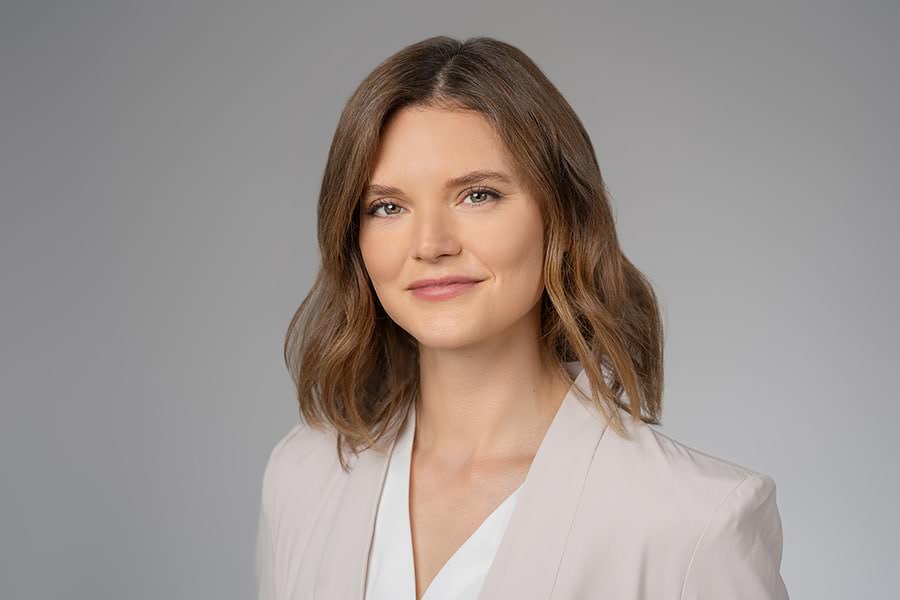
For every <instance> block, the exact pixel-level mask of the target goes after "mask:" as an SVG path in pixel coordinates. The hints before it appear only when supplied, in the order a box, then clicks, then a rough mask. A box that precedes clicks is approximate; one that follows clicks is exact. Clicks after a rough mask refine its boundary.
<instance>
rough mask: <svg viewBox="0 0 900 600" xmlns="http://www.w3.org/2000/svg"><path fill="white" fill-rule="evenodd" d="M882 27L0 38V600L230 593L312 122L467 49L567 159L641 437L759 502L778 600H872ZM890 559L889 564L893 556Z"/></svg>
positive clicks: (453, 18) (41, 32) (339, 21)
mask: <svg viewBox="0 0 900 600" xmlns="http://www.w3.org/2000/svg"><path fill="white" fill-rule="evenodd" d="M898 24H900V10H898V3H896V2H883V3H879V2H853V3H850V2H846V3H834V2H749V3H748V2H745V3H740V4H738V3H734V4H731V3H727V4H723V3H721V2H708V3H701V2H679V3H674V2H656V3H653V4H648V3H643V2H641V3H636V2H621V3H590V5H588V3H559V2H557V3H555V6H553V7H551V6H550V5H549V4H547V5H544V6H540V5H534V6H532V7H525V5H523V3H521V2H487V3H483V4H481V5H480V6H475V5H467V4H461V3H458V2H453V3H434V4H431V5H426V4H422V3H421V2H408V3H392V4H386V3H379V4H378V5H377V6H373V4H372V3H366V4H364V3H358V4H342V3H338V2H330V3H329V5H328V6H327V7H326V6H325V5H324V3H323V4H319V5H313V4H305V3H287V2H278V3H263V2H252V3H251V2H245V3H243V4H236V3H233V2H213V1H207V2H196V1H190V2H188V1H178V2H174V1H172V2H140V3H139V2H132V1H120V2H52V3H51V2H41V1H34V0H31V1H28V2H21V3H19V4H17V5H11V4H5V5H4V6H3V7H2V13H0V141H2V144H0V192H2V214H0V306H2V312H0V339H2V344H0V352H2V355H0V382H2V389H0V393H2V411H3V412H2V418H0V428H2V429H0V469H2V485H3V488H2V500H0V503H2V505H0V507H2V511H0V553H2V554H0V596H2V597H3V598H4V599H5V598H9V599H19V598H41V599H44V598H48V599H49V598H67V599H76V598H77V599H82V598H83V599H92V600H96V599H125V598H128V599H166V600H172V599H180V598H185V599H187V598H223V599H224V598H235V599H237V598H249V597H252V596H253V594H254V587H253V586H254V583H253V572H252V567H253V549H254V539H255V533H256V518H257V510H258V506H259V504H258V503H259V486H260V483H261V477H262V469H263V467H264V464H265V460H266V459H267V458H268V453H269V451H270V450H271V447H272V446H273V445H274V443H275V442H276V441H277V440H278V439H279V438H280V437H281V436H282V435H283V434H284V433H285V432H286V431H287V430H288V429H289V428H290V427H291V426H292V425H293V424H294V423H295V422H296V421H297V419H298V417H297V412H296V409H295V406H294V400H293V396H292V393H293V388H292V384H291V382H290V379H289V377H288V375H287V371H286V369H285V367H284V365H283V363H282V357H281V344H282V342H283V335H284V331H285V328H286V327H287V324H288V321H289V319H290V317H291V315H292V313H293V311H294V309H295V308H296V307H297V306H298V305H299V303H300V301H301V300H302V298H303V296H304V294H305V293H306V291H307V290H308V289H309V286H310V285H311V283H312V280H313V274H314V270H315V269H316V267H317V264H318V255H317V248H316V243H315V212H316V208H315V203H316V198H317V193H318V184H319V180H320V176H321V172H322V169H323V166H324V161H325V157H326V152H327V149H328V144H329V143H330V140H331V136H332V133H333V131H334V126H335V124H336V121H337V117H338V114H339V111H340V110H341V108H342V106H343V103H344V102H345V100H346V99H347V97H348V95H349V94H350V93H351V92H352V90H353V89H354V88H355V86H356V85H357V84H358V83H359V81H360V80H361V79H362V78H363V77H364V76H365V75H366V74H367V73H368V72H369V71H370V70H371V69H372V68H373V67H374V66H375V65H376V64H377V63H378V62H380V61H381V60H382V59H384V58H385V57H387V56H388V55H390V54H391V53H393V52H394V51H396V50H398V49H400V48H401V47H402V46H404V45H406V44H408V43H411V42H413V41H417V40H419V39H422V38H425V37H428V36H430V35H435V34H441V33H445V34H449V35H453V36H456V37H467V36H471V35H490V36H493V37H497V38H500V39H503V40H505V41H508V42H511V43H513V44H515V45H517V46H519V47H520V48H521V49H523V50H524V51H525V52H526V53H528V54H529V55H530V56H531V57H532V58H534V60H535V61H536V62H537V63H538V64H539V65H540V66H541V67H542V68H543V69H544V70H545V72H546V73H547V74H548V76H549V77H550V78H551V80H553V81H554V82H555V83H556V85H557V86H558V87H559V88H560V90H561V91H562V93H563V94H564V95H565V96H566V97H567V98H568V99H569V101H570V102H571V103H572V105H573V106H574V107H575V110H576V111H577V112H578V114H579V115H580V117H581V118H582V120H583V122H584V124H585V126H586V127H587V129H588V131H589V132H590V134H591V136H592V139H593V141H594V144H595V147H596V150H597V153H598V159H599V162H600V165H601V168H602V169H603V174H604V176H605V178H606V181H607V183H608V185H609V188H610V190H611V192H612V196H613V202H614V204H615V209H616V213H617V216H618V226H619V228H620V235H621V240H622V244H623V247H624V250H625V252H626V254H627V255H628V256H629V257H630V258H631V259H632V260H633V261H634V262H635V263H636V264H637V265H638V267H639V268H641V269H642V270H643V271H644V272H645V273H646V274H647V275H648V277H650V279H651V280H652V281H653V283H654V284H655V286H656V289H657V291H658V293H659V295H660V300H661V302H662V305H663V311H664V317H665V322H666V327H667V344H668V345H667V349H666V366H667V380H666V395H665V412H664V423H663V426H662V427H661V428H660V429H661V430H662V431H663V432H665V433H667V434H669V435H671V436H673V437H675V438H676V439H678V440H680V441H682V442H683V443H686V444H688V445H689V446H692V447H695V448H699V449H702V450H704V451H706V452H708V453H711V454H714V455H718V456H721V457H724V458H726V459H728V460H731V461H734V462H738V463H740V464H743V465H746V466H749V467H751V468H753V469H755V470H759V471H762V472H764V473H767V474H769V475H771V476H772V477H774V478H775V480H776V483H777V486H778V487H777V490H778V491H777V499H778V505H779V508H780V510H781V514H782V519H783V525H784V535H785V548H784V559H783V567H782V573H783V576H784V578H785V581H786V583H787V585H788V589H789V591H790V592H791V596H792V598H793V599H800V598H816V599H818V600H824V599H832V598H835V599H837V598H848V599H850V598H885V597H888V595H889V594H890V593H891V592H889V590H895V589H896V580H895V578H896V568H895V565H894V560H893V559H895V558H896V556H897V554H896V542H897V538H898V534H900V526H898V519H897V516H896V507H897V506H898V505H900V491H898V477H897V472H898V468H897V464H896V463H897V458H898V456H900V452H898V451H900V444H898V441H897V438H896V436H895V434H894V431H895V421H896V419H897V417H898V412H900V410H898V405H897V394H896V391H895V389H896V388H895V379H894V378H895V377H896V374H897V369H898V360H897V359H898V353H897V350H896V349H895V344H896V343H897V339H898V333H900V331H898V329H900V327H898V318H897V313H896V311H895V309H896V306H897V304H898V301H897V291H898V274H897V272H898V266H897V263H898V254H900V252H898V250H900V243H898V236H897V227H898V216H900V215H898V213H900V209H898V192H897V179H896V176H897V171H898V166H900V161H898V157H900V142H898V140H900V119H898V114H897V103H898V100H897V94H898V91H900V85H898V83H900V75H898V73H900V71H898V69H897V65H896V59H897V57H898V56H900V35H898ZM892 557H893V558H892Z"/></svg>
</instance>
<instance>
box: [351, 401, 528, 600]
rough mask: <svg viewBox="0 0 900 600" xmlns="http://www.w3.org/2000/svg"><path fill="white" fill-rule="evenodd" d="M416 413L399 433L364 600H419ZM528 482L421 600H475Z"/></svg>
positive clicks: (462, 549) (380, 508)
mask: <svg viewBox="0 0 900 600" xmlns="http://www.w3.org/2000/svg"><path fill="white" fill-rule="evenodd" d="M415 429H416V419H415V410H414V409H413V408H411V409H410V412H409V418H407V422H406V423H404V425H403V429H402V430H401V431H400V432H399V434H398V437H397V442H396V444H395V445H394V450H393V452H392V454H391V456H390V462H389V464H388V472H387V474H386V476H385V482H384V489H383V491H382V494H381V498H380V500H379V503H378V513H377V516H376V520H375V535H374V539H373V541H372V550H371V554H370V556H369V568H368V570H367V572H366V596H365V599H366V600H415V598H416V579H415V568H414V565H413V547H412V530H411V528H410V520H409V475H410V463H411V457H412V445H413V438H414V436H415ZM523 485H525V484H524V482H523V483H522V484H520V485H519V487H518V488H516V490H515V491H514V492H513V493H512V494H510V495H509V496H508V497H507V498H506V500H504V501H503V502H502V503H501V504H500V505H499V506H498V507H497V508H495V509H494V511H493V512H492V513H491V514H490V515H488V516H487V518H486V519H485V520H484V521H483V522H482V523H481V525H480V526H479V527H478V529H476V530H475V532H474V533H472V535H470V536H469V537H468V539H466V541H465V542H464V543H463V545H462V546H460V547H459V548H458V549H457V550H456V552H454V553H453V556H451V557H450V559H449V560H447V562H446V563H444V566H443V567H441V570H440V571H438V573H437V575H435V577H434V579H432V580H431V583H430V584H429V585H428V589H426V590H425V594H424V595H423V596H422V600H475V599H476V598H477V597H478V593H479V591H480V590H481V584H482V582H483V581H484V578H485V575H487V571H488V568H490V566H491V562H492V561H493V559H494V553H495V552H496V551H497V547H498V546H499V545H500V540H501V538H502V537H503V532H504V531H505V530H506V525H507V523H508V522H509V518H510V516H511V515H512V512H513V508H514V507H515V504H516V500H517V498H518V496H519V492H520V491H521V489H522V486H523Z"/></svg>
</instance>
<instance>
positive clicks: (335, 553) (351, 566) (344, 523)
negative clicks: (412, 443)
mask: <svg viewBox="0 0 900 600" xmlns="http://www.w3.org/2000/svg"><path fill="white" fill-rule="evenodd" d="M395 443H396V439H394V440H392V441H391V444H390V447H389V448H388V451H387V454H382V453H381V452H378V451H377V450H375V449H372V448H369V449H367V450H364V451H362V452H360V453H359V455H357V456H356V457H355V458H351V461H352V462H351V465H350V466H351V470H350V473H349V474H347V483H346V486H345V488H344V492H343V494H342V496H341V499H340V501H339V504H338V507H337V510H336V513H335V516H334V520H333V526H332V529H331V532H330V533H329V536H328V542H327V545H326V546H325V550H324V554H323V556H322V562H321V563H320V566H319V572H318V575H317V577H316V583H315V591H314V592H313V596H312V597H313V599H321V600H363V598H364V596H365V591H366V590H365V585H366V569H367V568H368V562H369V551H370V549H371V545H372V539H373V536H374V533H375V517H376V516H377V512H378V501H379V499H380V498H381V491H382V489H383V488H384V480H385V477H386V475H387V468H388V457H389V456H390V454H391V452H393V450H394V444H395Z"/></svg>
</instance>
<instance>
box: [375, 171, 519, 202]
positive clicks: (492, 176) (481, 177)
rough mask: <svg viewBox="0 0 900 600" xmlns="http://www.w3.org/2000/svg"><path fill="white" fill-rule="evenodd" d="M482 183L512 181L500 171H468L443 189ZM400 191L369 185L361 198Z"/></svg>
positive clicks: (394, 193) (388, 194)
mask: <svg viewBox="0 0 900 600" xmlns="http://www.w3.org/2000/svg"><path fill="white" fill-rule="evenodd" d="M483 181H499V182H501V183H505V184H507V185H512V184H513V179H512V177H510V176H509V175H507V174H506V173H503V172H501V171H486V170H481V171H470V172H468V173H465V174H463V175H460V176H458V177H453V178H452V179H448V180H447V182H446V183H445V184H444V189H445V190H449V189H451V188H455V187H459V186H463V185H473V184H476V183H481V182H483ZM402 193H403V192H402V190H400V188H396V187H393V186H390V185H379V184H377V183H372V184H369V185H367V186H366V187H365V189H364V190H363V198H368V197H369V196H376V195H378V196H382V195H383V196H392V195H396V194H402Z"/></svg>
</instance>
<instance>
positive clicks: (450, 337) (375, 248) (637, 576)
mask: <svg viewBox="0 0 900 600" xmlns="http://www.w3.org/2000/svg"><path fill="white" fill-rule="evenodd" d="M318 208H319V210H318V219H319V222H318V227H319V229H318V231H319V247H320V251H321V255H322V265H321V269H320V272H319V275H318V277H317V279H316V281H315V285H314V287H313V289H312V290H311V292H310V294H309V296H308V297H307V298H306V299H305V300H304V302H303V304H302V305H301V306H300V309H299V310H298V311H297V314H296V315H295V316H294V319H293V320H292V322H291V325H290V328H289V331H288V335H287V339H286V343H285V360H286V362H287V364H288V366H289V368H290V369H291V372H292V376H293V377H294V380H295V383H296V385H297V389H298V400H299V407H300V414H301V416H302V422H301V423H300V424H298V425H296V426H295V427H294V428H293V429H291V430H290V431H289V432H288V433H287V435H286V436H285V437H284V438H283V439H282V440H280V441H279V442H278V444H276V446H275V447H274V449H273V450H272V453H271V456H270V458H269V462H268V464H267V466H266V469H265V474H264V476H263V486H262V487H263V489H262V509H261V515H260V523H259V537H258V547H257V565H256V568H257V576H258V581H259V596H260V598H262V599H266V600H273V599H277V600H288V599H297V600H299V599H307V598H316V599H321V600H326V599H327V600H339V599H351V598H352V599H354V600H386V599H390V600H414V599H415V600H418V599H422V598H424V599H425V600H444V599H451V598H452V599H475V598H482V599H484V598H489V599H508V598H516V599H518V600H522V599H526V600H527V599H538V598H540V599H549V598H555V599H580V598H615V599H622V600H624V599H626V598H627V599H629V600H634V599H648V600H651V599H652V600H666V599H672V600H695V599H701V598H702V599H709V600H713V599H715V600H722V599H726V598H727V599H731V600H733V599H747V600H750V599H754V600H763V599H779V600H780V599H786V598H787V597H788V596H787V591H786V589H785V585H784V582H783V580H782V578H781V575H780V563H781V552H782V529H781V520H780V517H779V513H778V509H777V506H776V502H775V483H774V481H773V480H772V479H771V478H770V477H768V476H767V475H764V474H761V473H758V472H755V471H752V470H750V469H748V468H746V467H742V466H739V465H736V464H734V463H731V462H728V461H725V460H722V459H719V458H715V457H712V456H709V455H707V454H704V453H702V452H699V451H697V450H694V449H692V448H689V447H687V446H685V445H683V444H681V443H679V442H677V441H675V440H673V439H671V438H669V437H667V436H665V435H663V434H662V433H660V432H658V431H657V430H656V429H654V428H653V427H651V425H654V424H659V423H660V415H661V396H662V388H663V376H662V375H663V373H662V357H663V336H662V327H661V323H660V316H659V310H658V307H657V303H656V299H655V295H654V292H653V290H652V288H651V286H650V284H649V283H648V281H647V280H646V278H645V277H644V276H642V274H641V273H640V272H639V271H638V270H637V269H636V268H635V267H634V266H633V265H632V264H631V263H630V262H629V261H628V260H627V259H626V258H625V256H624V255H623V253H622V251H621V249H620V248H619V245H618V242H617V238H616V232H615V228H614V220H613V214H612V212H611V208H610V204H609V200H608V197H607V192H606V190H605V186H604V183H603V180H602V178H601V175H600V170H599V167H598V165H597V162H596V159H595V156H594V152H593V148H592V145H591V141H590V139H589V137H588V134H587V132H586V131H585V130H584V128H583V127H582V125H581V123H580V121H579V120H578V118H577V117H576V115H575V113H574V112H573V110H572V108H571V107H570V106H569V104H568V103H567V102H566V101H565V99H564V98H563V97H562V96H561V95H560V93H559V92H558V91H557V90H556V88H555V87H554V86H553V85H552V84H551V83H550V81H548V80H547V78H546V77H545V76H544V75H543V74H542V72H541V71H540V70H539V69H538V67H537V66H536V65H535V64H534V63H533V62H532V61H531V60H530V59H529V58H528V57H527V56H525V55H524V54H523V53H522V52H521V51H519V50H518V49H516V48H514V47H512V46H510V45H508V44H506V43H503V42H500V41H497V40H494V39H491V38H485V37H480V38H473V39H469V40H467V41H465V42H464V43H463V42H459V41H456V40H454V39H452V38H449V37H445V36H439V37H434V38H430V39H426V40H424V41H422V42H419V43H416V44H413V45H411V46H408V47H406V48H404V49H402V50H401V51H399V52H398V53H396V54H395V55H393V56H391V57H390V58H388V59H387V60H386V61H385V62H383V63H382V64H381V65H379V66H378V67H377V68H376V69H375V70H374V71H373V72H372V73H371V74H370V75H369V76H368V77H367V78H366V79H365V80H364V81H363V82H362V84H361V85H360V86H359V88H358V89H357V90H356V92H355V93H354V94H353V96H352V97H351V98H350V100H349V101H348V103H347V105H346V107H345V109H344V111H343V113H342V114H341V117H340V122H339V124H338V127H337V131H336V133H335V136H334V140H333V143H332V146H331V150H330V153H329V156H328V162H327V165H326V168H325V174H324V178H323V181H322V188H321V194H320V198H319V207H318Z"/></svg>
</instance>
